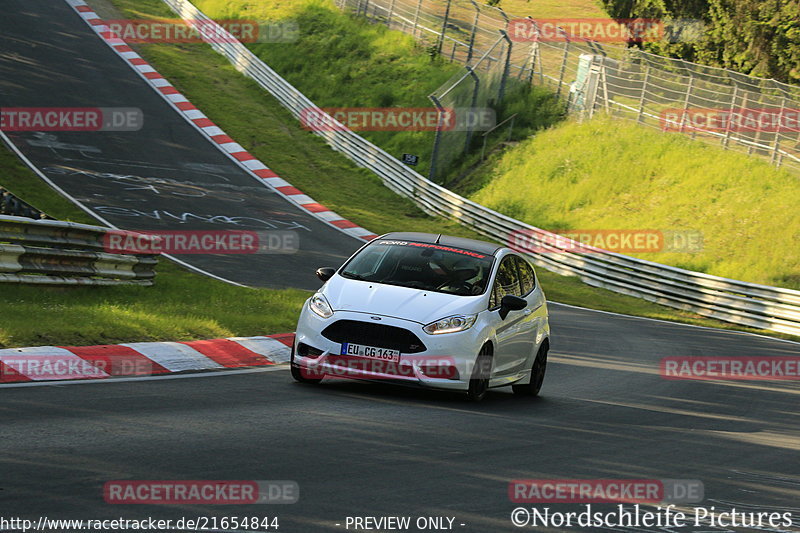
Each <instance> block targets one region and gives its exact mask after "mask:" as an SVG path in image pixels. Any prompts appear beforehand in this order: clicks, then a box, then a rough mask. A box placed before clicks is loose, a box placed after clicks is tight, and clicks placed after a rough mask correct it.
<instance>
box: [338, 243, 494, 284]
mask: <svg viewBox="0 0 800 533" xmlns="http://www.w3.org/2000/svg"><path fill="white" fill-rule="evenodd" d="M493 260H494V258H493V257H492V256H491V255H486V254H482V253H478V252H473V251H470V250H464V249H460V248H453V247H450V246H444V245H440V244H430V243H421V242H413V241H398V240H385V239H381V240H378V241H376V242H373V243H372V244H370V245H369V246H367V247H366V248H364V249H363V250H362V251H361V252H360V253H359V254H358V255H356V256H355V257H353V258H352V259H351V260H350V261H349V262H348V263H347V264H346V265H345V266H344V268H343V269H342V270H341V272H340V273H339V274H340V275H341V276H343V277H345V278H349V279H356V280H361V281H369V282H372V283H383V284H386V285H399V286H402V287H411V288H414V289H420V290H425V291H434V292H444V293H447V294H457V295H460V296H473V295H477V294H482V293H483V292H484V290H485V289H486V283H487V281H488V279H489V274H490V272H491V268H492V261H493Z"/></svg>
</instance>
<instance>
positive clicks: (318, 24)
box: [120, 0, 562, 175]
mask: <svg viewBox="0 0 800 533" xmlns="http://www.w3.org/2000/svg"><path fill="white" fill-rule="evenodd" d="M194 3H195V4H196V5H197V6H198V7H199V8H200V9H202V10H203V11H204V12H205V13H206V14H207V15H209V16H211V17H215V18H218V19H226V18H255V19H259V20H263V19H266V20H292V21H295V22H296V23H297V24H298V27H299V33H298V40H297V41H296V42H293V43H259V44H249V45H248V47H249V48H250V50H252V51H253V52H254V53H255V54H256V55H257V56H259V57H260V58H261V59H263V60H264V61H265V62H266V63H267V64H268V65H269V66H270V67H271V68H272V69H274V70H275V71H276V72H277V73H278V74H280V75H281V76H283V77H284V78H285V79H286V80H288V81H289V82H290V83H291V84H292V85H294V86H295V87H297V88H298V89H300V91H302V92H303V94H305V95H306V96H308V97H309V98H310V99H311V100H312V101H313V102H314V103H315V104H317V105H319V106H322V107H358V108H362V107H366V108H374V107H410V108H420V107H432V106H433V104H432V103H431V101H430V99H429V98H428V95H430V94H431V93H433V92H434V91H435V90H436V89H438V88H439V87H441V86H442V85H443V84H444V83H445V82H446V81H448V80H449V79H450V78H451V77H453V76H454V75H455V74H459V73H461V72H462V71H463V70H462V67H461V66H460V65H458V64H451V63H449V62H448V61H446V60H445V59H443V58H441V57H439V56H436V55H435V54H434V55H431V53H430V51H429V49H428V48H426V45H425V44H420V43H418V42H417V41H415V40H414V38H413V37H411V36H410V35H406V34H404V33H402V32H399V31H390V30H388V29H387V28H386V27H384V26H383V25H380V24H371V23H370V22H369V21H368V20H366V19H364V18H360V17H355V16H346V15H344V14H343V13H342V11H341V10H339V9H337V8H336V6H335V4H334V2H333V0H293V1H291V2H288V1H280V0H279V1H268V2H250V1H247V0H198V1H196V2H194ZM120 5H127V4H123V3H120ZM508 94H509V95H510V96H509V97H507V98H506V102H505V104H504V106H503V107H502V108H499V107H498V108H497V109H496V111H497V112H498V120H502V119H503V118H504V117H507V116H510V115H512V114H514V113H517V118H516V119H515V128H514V132H513V138H515V139H523V138H525V137H527V136H528V135H530V134H531V133H533V132H534V131H536V130H538V129H540V128H542V127H547V126H549V125H552V124H554V123H556V122H557V121H559V120H560V119H561V115H562V113H561V106H560V105H558V104H557V103H556V102H555V101H554V99H553V97H552V94H551V93H550V92H549V91H547V90H544V89H541V88H538V87H533V88H532V87H525V88H523V89H522V90H520V88H512V87H511V86H510V88H509V93H508ZM360 134H361V135H362V136H364V137H365V138H367V139H369V140H370V141H372V142H374V143H375V144H377V145H379V146H380V147H381V148H383V149H384V150H386V151H387V152H389V153H390V154H392V155H394V156H396V157H400V156H401V155H402V154H404V153H411V154H415V155H418V156H419V160H420V162H419V166H418V167H416V170H417V171H419V172H420V173H421V174H423V175H427V174H428V170H429V164H430V158H431V153H432V148H433V140H434V135H435V133H434V132H432V131H402V132H393V131H364V132H360ZM476 147H477V143H476ZM473 153H474V154H476V153H477V150H476V151H474V152H473ZM475 159H476V157H475V156H473V157H472V158H467V160H466V161H461V163H462V165H459V168H458V169H456V168H451V169H449V170H450V171H451V172H459V171H461V170H462V169H463V168H464V166H469V165H470V164H471V163H472V162H474V161H475ZM463 163H466V165H464V164H463ZM440 170H442V169H440Z"/></svg>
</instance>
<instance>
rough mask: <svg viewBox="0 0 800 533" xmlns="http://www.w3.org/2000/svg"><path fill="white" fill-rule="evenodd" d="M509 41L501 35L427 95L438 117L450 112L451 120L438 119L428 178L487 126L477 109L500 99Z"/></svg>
mask: <svg viewBox="0 0 800 533" xmlns="http://www.w3.org/2000/svg"><path fill="white" fill-rule="evenodd" d="M511 50H512V46H511V41H510V40H509V39H508V37H507V36H505V35H503V36H501V37H499V38H498V39H497V41H495V43H494V45H492V47H491V48H489V50H487V51H486V52H485V53H484V54H483V56H482V57H481V58H480V59H478V61H476V62H475V63H474V64H472V65H467V66H466V67H465V68H464V72H459V73H458V74H456V75H455V76H453V77H452V78H451V79H450V80H448V81H447V83H445V84H444V85H442V86H441V87H440V88H439V89H437V90H436V91H434V93H433V94H431V95H430V99H431V101H432V102H433V103H434V105H435V106H436V107H437V108H438V109H439V115H440V117H442V116H444V115H445V113H448V112H450V113H454V115H455V116H454V117H453V119H452V124H450V125H447V126H445V125H444V124H443V123H442V122H443V121H440V125H439V128H438V130H437V132H436V138H435V140H434V145H433V154H432V156H431V166H430V173H429V179H431V180H432V181H438V180H439V179H440V178H442V177H443V176H444V175H446V174H447V171H448V170H449V169H450V168H451V165H452V163H453V162H454V161H455V160H456V159H458V158H460V157H461V156H462V155H463V154H464V153H466V152H467V151H468V150H469V148H470V146H471V143H472V139H473V136H474V135H475V133H476V132H483V131H485V130H486V129H488V128H491V127H493V126H494V124H495V122H496V119H495V115H493V116H492V119H493V120H492V121H491V123H490V124H488V128H486V127H483V126H485V123H484V122H483V121H480V120H479V117H480V116H482V113H481V110H482V109H485V110H494V109H495V108H496V107H497V105H496V104H497V103H498V102H500V101H501V100H502V99H503V95H504V93H505V90H506V85H507V83H508V69H509V64H510V55H511Z"/></svg>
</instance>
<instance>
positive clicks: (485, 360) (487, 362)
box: [467, 344, 492, 402]
mask: <svg viewBox="0 0 800 533" xmlns="http://www.w3.org/2000/svg"><path fill="white" fill-rule="evenodd" d="M491 374H492V346H491V344H484V345H483V347H482V348H481V351H480V352H478V357H476V358H475V368H474V369H473V370H472V376H470V378H469V389H468V390H467V397H468V398H469V399H470V400H471V401H473V402H479V401H481V400H483V398H484V397H485V396H486V393H487V392H488V391H489V377H490V376H491Z"/></svg>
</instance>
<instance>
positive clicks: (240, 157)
mask: <svg viewBox="0 0 800 533" xmlns="http://www.w3.org/2000/svg"><path fill="white" fill-rule="evenodd" d="M231 155H232V156H233V157H235V158H236V160H237V161H252V160H253V159H255V158H256V156H254V155H253V154H251V153H250V152H235V153H232V154H231Z"/></svg>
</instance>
